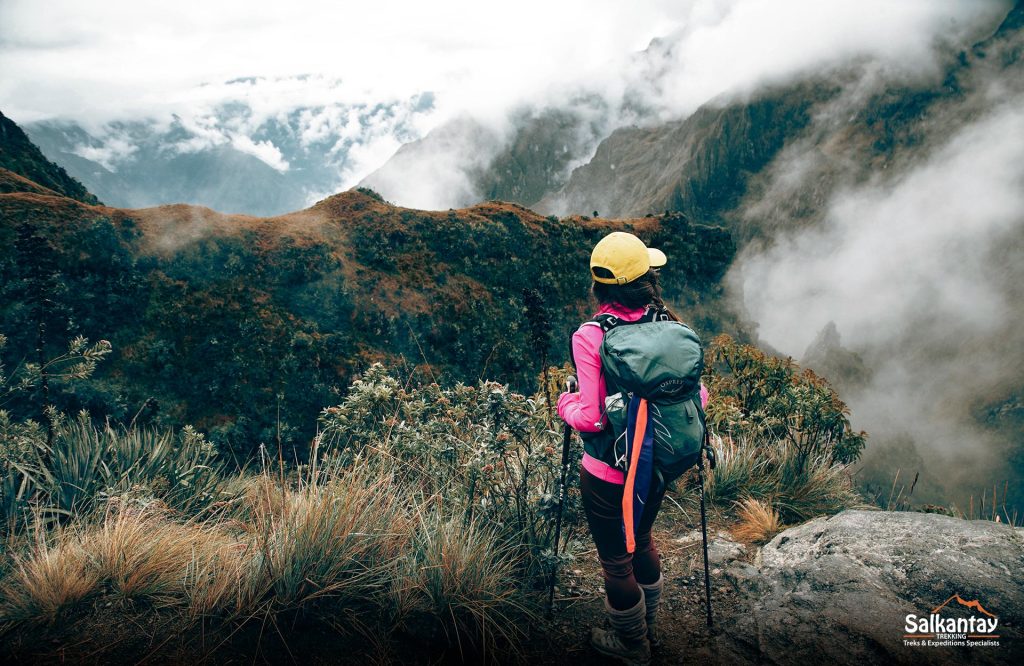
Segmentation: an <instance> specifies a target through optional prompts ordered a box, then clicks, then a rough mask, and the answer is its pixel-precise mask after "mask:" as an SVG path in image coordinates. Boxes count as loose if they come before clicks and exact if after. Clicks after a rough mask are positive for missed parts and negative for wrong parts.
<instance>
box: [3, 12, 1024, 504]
mask: <svg viewBox="0 0 1024 666" xmlns="http://www.w3.org/2000/svg"><path fill="white" fill-rule="evenodd" d="M1022 30H1024V9H1022V7H1021V4H1020V3H1012V2H1002V1H996V0H993V1H991V2H974V1H972V2H953V1H948V2H905V3H892V2H881V1H879V2H860V3H854V2H841V3H816V2H789V3H757V2H750V1H737V2H711V3H695V4H694V5H693V6H692V8H691V13H690V14H689V15H688V20H687V21H686V22H684V24H683V25H682V27H676V28H673V29H672V30H669V31H667V32H666V33H665V34H663V35H662V36H661V37H660V38H659V39H656V40H654V41H653V42H651V43H649V45H647V46H646V48H643V49H640V50H634V51H632V52H628V53H627V52H623V53H621V54H610V55H609V56H608V58H606V60H607V62H606V64H605V65H604V66H603V67H601V68H594V69H593V70H588V71H586V72H577V71H574V72H573V77H574V78H572V79H569V80H567V78H566V77H565V76H555V75H554V74H552V73H550V72H547V71H543V70H539V69H533V70H530V69H529V68H526V69H524V70H523V71H522V72H521V73H520V78H518V79H515V80H512V79H506V80H507V84H508V87H509V88H510V89H514V90H515V91H516V94H515V95H512V94H509V95H504V96H502V95H500V94H499V93H498V92H496V91H500V90H501V83H502V77H501V76H499V75H498V74H497V73H495V74H494V75H493V76H491V77H489V78H488V77H483V78H479V79H474V82H475V83H477V84H479V86H480V87H478V88H473V87H472V86H468V85H467V86H465V87H463V88H460V89H459V90H458V91H456V92H452V91H451V90H449V91H447V92H446V91H443V90H434V91H430V92H426V91H419V92H414V93H410V94H408V95H405V96H402V95H392V96H390V97H388V98H387V99H383V98H382V101H379V102H374V101H366V100H365V99H360V100H355V101H352V102H349V103H342V102H339V101H337V100H334V101H332V100H331V99H330V96H329V95H326V96H324V95H317V96H311V98H309V99H306V98H304V97H303V95H301V94H299V93H298V92H296V91H299V90H302V89H303V87H302V81H303V80H302V79H301V78H300V77H282V78H259V77H257V78H252V79H231V80H228V82H227V83H223V84H216V86H215V87H217V88H218V90H220V91H222V92H223V95H221V94H219V93H218V95H215V96H212V97H210V98H209V99H207V101H205V102H204V103H203V104H197V105H195V107H194V108H193V110H191V111H189V112H185V111H183V110H182V108H181V107H180V106H176V107H175V110H174V113H175V114H177V115H172V114H171V113H170V112H166V113H163V115H161V114H159V113H157V114H155V115H154V114H150V115H144V117H132V118H127V117H126V118H113V119H111V118H105V119H99V120H97V119H96V118H89V119H77V120H76V119H75V118H74V114H73V113H71V112H70V111H68V112H67V113H66V114H63V116H62V117H50V118H45V119H37V120H35V121H33V122H20V119H19V118H18V117H16V116H14V115H13V114H12V117H13V118H14V120H16V121H19V122H20V124H21V125H22V126H23V127H24V128H25V129H26V131H27V132H28V134H29V136H30V137H31V138H32V140H33V141H34V142H35V143H37V144H38V145H39V146H40V147H41V148H42V150H43V152H44V153H45V154H46V155H47V157H49V158H51V159H53V160H54V161H56V162H57V163H59V164H60V165H61V166H63V167H64V168H65V169H66V170H67V171H68V173H70V174H71V175H72V176H74V177H76V178H78V179H79V180H81V181H82V182H83V183H84V184H85V185H86V186H87V187H88V189H89V190H90V191H91V192H93V193H94V194H96V195H97V196H98V197H99V198H100V199H101V200H103V201H104V202H105V203H108V204H112V205H117V206H126V207H135V206H149V205H154V204H157V203H171V202H176V201H184V202H189V203H199V204H203V205H207V206H210V207H212V208H215V209H218V210H222V211H225V212H243V213H249V214H258V215H271V214H278V213H283V212H286V211H290V210H296V209H300V208H302V207H304V206H306V205H309V204H310V203H312V202H314V201H316V200H318V199H321V198H323V197H324V196H326V195H327V194H330V193H333V192H335V191H338V190H341V189H346V188H348V187H351V186H354V185H356V184H361V185H364V186H367V187H371V188H373V189H374V190H376V191H377V192H379V193H380V194H381V195H382V196H383V197H384V198H385V199H387V200H388V201H390V202H392V203H394V204H397V205H400V206H408V207H418V208H426V209H431V210H445V209H447V208H449V207H452V208H459V207H463V206H469V205H472V204H476V203H479V202H480V201H485V200H489V199H502V200H506V201H512V202H516V203H520V204H523V205H526V206H529V207H531V208H533V209H535V210H537V211H538V212H541V213H544V214H552V215H559V216H564V215H568V214H583V215H588V216H590V215H593V214H594V213H595V212H596V213H598V214H599V215H600V216H601V217H626V216H630V217H642V216H644V215H648V214H655V215H656V214H659V213H662V212H663V211H666V210H669V211H678V212H682V213H685V215H686V216H688V217H689V218H690V219H692V220H694V221H696V222H699V223H707V224H715V225H720V226H722V227H724V228H725V229H727V230H728V231H729V232H730V233H731V234H732V236H733V238H734V239H735V240H736V241H737V243H738V245H739V247H740V252H739V254H738V256H737V259H736V260H735V262H734V263H733V265H732V267H731V269H730V271H729V274H728V276H727V279H726V285H727V288H728V290H729V295H730V299H731V302H732V305H733V308H734V310H735V311H736V312H737V313H738V316H739V317H741V318H743V319H745V320H746V321H748V322H749V323H750V325H749V331H750V333H751V335H752V336H753V337H754V338H755V339H756V341H757V342H758V343H759V344H762V345H763V346H766V347H768V348H772V349H774V350H776V351H778V352H779V353H782V354H788V355H791V356H793V357H794V358H797V359H806V360H807V361H808V362H809V363H810V365H812V366H813V367H815V368H816V369H818V370H819V371H821V372H822V373H824V374H825V375H826V376H827V377H828V378H829V379H830V380H831V381H833V382H834V383H836V384H837V385H838V386H839V387H840V390H841V393H842V395H843V397H844V399H846V400H847V401H848V402H849V404H850V405H851V407H852V409H853V421H854V423H855V425H856V426H857V427H859V428H864V429H866V430H868V431H869V433H870V434H871V439H870V444H869V447H868V449H867V452H866V457H865V465H866V467H865V469H864V470H863V471H862V478H864V479H867V480H869V481H872V482H874V483H876V484H877V485H878V486H886V488H887V484H889V483H891V482H892V479H893V476H894V475H895V473H896V471H897V470H903V472H902V473H903V474H904V476H906V475H908V474H909V475H910V476H912V475H913V474H914V473H916V472H920V473H921V482H920V483H919V484H918V486H917V490H916V495H915V499H919V500H921V501H932V500H935V501H939V500H940V498H950V499H951V500H955V501H958V502H961V503H966V501H967V499H966V498H967V497H968V496H970V495H971V494H980V493H981V492H983V491H984V490H985V489H986V488H987V489H988V490H989V491H990V490H991V487H992V485H993V484H996V483H998V484H1000V486H1001V484H1002V483H1003V482H1004V481H1008V482H1009V485H1010V490H1009V492H1010V494H1011V495H1013V494H1016V495H1017V500H1016V501H1017V503H1018V504H1020V503H1021V501H1022V500H1021V495H1022V493H1024V484H1022V483H1021V480H1022V476H1021V470H1024V446H1022V442H1024V379H1022V378H1024V352H1022V351H1021V350H1022V349H1024V337H1022V334H1021V333H1020V331H1022V330H1024V327H1022V326H1021V324H1024V322H1022V321H1021V318H1022V314H1021V313H1022V312H1024V307H1022V306H1024V294H1022V292H1021V287H1020V285H1021V284H1024V261H1022V259H1024V257H1022V256H1021V254H1022V252H1024V250H1022V248H1024V242H1022V241H1024V64H1022V62H1024V60H1022V50H1024V35H1022ZM524 57H525V56H524ZM524 67H525V64H524ZM531 77H532V79H533V80H534V85H533V86H532V87H531V90H530V93H529V94H521V93H520V91H521V90H523V89H524V86H523V81H524V80H526V81H529V80H530V79H531ZM481 81H482V82H483V83H481ZM316 83H317V84H318V85H320V84H323V80H322V79H321V80H317V81H316ZM337 86H338V90H339V91H340V90H342V89H343V88H344V86H343V85H342V84H341V83H338V84H337ZM321 87H325V86H321ZM326 88H328V89H329V88H330V85H326ZM446 94H447V95H449V97H446V96H445V95H446ZM339 95H340V92H339ZM452 96H454V97H455V98H457V100H458V103H453V102H452ZM214 98H217V99H218V100H219V101H210V100H212V99H214ZM534 259H535V260H537V261H548V260H550V258H548V257H543V258H540V257H538V258H534ZM1011 501H1012V498H1011Z"/></svg>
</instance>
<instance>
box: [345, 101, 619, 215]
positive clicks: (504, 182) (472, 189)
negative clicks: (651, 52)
mask: <svg viewBox="0 0 1024 666" xmlns="http://www.w3.org/2000/svg"><path fill="white" fill-rule="evenodd" d="M607 115H608V109H607V106H606V105H605V103H604V102H603V101H602V100H601V99H600V98H597V97H585V98H581V99H576V100H573V101H572V103H571V105H570V106H567V107H565V108H549V109H541V110H530V109H524V110H521V111H518V112H515V113H512V114H511V116H510V117H509V118H508V120H507V121H506V126H505V127H502V128H500V129H496V128H494V127H491V126H488V125H485V124H483V123H481V122H479V121H477V120H474V119H473V118H470V117H460V118H456V119H455V120H452V121H449V122H447V123H445V124H444V125H442V126H440V127H438V128H436V129H434V130H432V131H431V132H429V133H428V134H427V135H426V136H424V137H423V138H422V139H419V140H417V141H413V142H411V143H407V144H405V145H403V146H402V147H401V148H400V149H399V150H398V152H396V153H395V155H394V156H392V157H391V159H389V160H388V161H387V162H386V163H385V164H384V165H383V166H381V167H380V168H379V169H377V170H376V171H374V172H373V173H371V174H370V175H368V176H367V177H366V178H364V179H363V180H362V181H361V182H360V185H361V186H363V187H369V188H372V189H374V190H376V191H377V192H380V193H381V195H383V196H384V197H385V198H387V199H395V200H399V201H401V202H402V203H403V204H407V205H416V206H421V207H427V208H447V207H449V206H451V205H455V206H466V205H471V204H473V203H476V202H478V201H481V200H491V199H499V200H502V201H511V202H514V203H518V204H522V205H524V206H532V205H534V204H536V203H537V202H538V201H540V200H541V198H542V197H543V196H544V195H545V194H547V193H549V192H552V191H555V190H557V189H558V188H560V187H561V186H562V185H563V184H564V183H565V182H566V181H567V180H568V178H569V174H570V172H571V169H572V167H574V166H575V165H577V164H579V163H580V162H581V161H583V160H585V159H586V158H587V157H588V156H589V155H590V153H591V152H592V151H593V149H594V146H596V145H597V142H598V141H599V140H600V139H601V138H602V136H603V131H604V130H603V127H604V126H605V125H606V124H607V122H608V120H607ZM417 183H422V186H420V187H417V185H416V184H417Z"/></svg>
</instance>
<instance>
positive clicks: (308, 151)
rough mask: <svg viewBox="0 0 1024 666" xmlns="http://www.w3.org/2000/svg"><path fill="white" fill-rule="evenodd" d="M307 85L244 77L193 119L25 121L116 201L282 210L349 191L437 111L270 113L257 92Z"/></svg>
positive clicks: (366, 107) (287, 107)
mask: <svg viewBox="0 0 1024 666" xmlns="http://www.w3.org/2000/svg"><path fill="white" fill-rule="evenodd" d="M303 83H304V81H303V77H298V78H294V79H283V80H273V81H268V80H265V79H256V78H249V79H238V80H233V81H229V82H227V83H226V84H224V86H223V88H224V89H225V90H226V94H227V96H228V98H229V99H228V100H227V101H222V102H219V103H217V104H216V105H213V106H211V107H209V108H206V109H203V108H202V107H200V108H199V109H196V111H195V112H193V113H192V114H190V115H178V114H177V113H175V114H171V115H170V116H169V117H164V118H144V119H135V120H115V121H111V122H108V123H103V124H100V125H99V126H96V127H91V128H90V127H88V126H87V125H83V124H81V123H78V122H76V121H74V120H69V119H52V120H44V121H38V122H34V123H28V124H26V125H25V130H26V132H27V133H28V134H29V136H30V137H31V138H32V140H33V142H35V143H36V144H37V145H38V146H39V147H40V148H41V149H42V150H43V151H44V152H45V153H46V154H47V155H48V156H49V157H51V158H52V159H53V160H55V161H56V162H58V163H59V164H61V165H62V166H64V167H65V168H66V169H67V170H68V171H69V172H70V173H71V174H72V175H73V176H75V177H76V178H78V179H79V180H81V181H82V182H83V183H84V184H85V185H86V187H88V188H89V190H90V191H92V192H93V193H95V194H96V195H97V196H98V197H99V198H100V199H101V200H103V201H104V202H106V203H109V204H111V205H115V206H123V207H129V208H142V207H146V206H155V205H160V204H166V203H175V202H183V201H184V202H189V203H195V204H200V205H205V206H209V207H211V208H214V209H216V210H220V211H224V212H231V213H249V214H253V215H277V214H281V213H286V212H289V211H293V210H298V209H301V208H304V207H306V206H308V205H309V204H311V203H313V202H315V201H317V200H319V199H322V198H324V197H326V196H328V195H330V194H333V193H335V192H338V191H341V190H344V189H348V187H350V186H351V185H353V184H354V180H353V173H359V170H360V169H365V168H366V167H365V164H366V163H367V162H368V161H369V163H371V164H372V163H374V162H375V161H376V160H380V159H384V158H386V156H387V155H388V154H389V153H390V152H393V151H394V150H395V148H396V147H397V146H398V145H400V144H401V143H403V142H405V141H410V140H413V139H414V138H416V137H417V136H418V131H419V130H418V129H417V128H416V123H417V122H418V120H419V118H420V117H421V116H422V115H424V114H427V113H429V112H430V111H431V110H432V107H433V96H432V95H430V94H422V95H413V96H411V97H410V98H408V99H405V100H392V101H382V102H380V103H375V104H370V103H351V104H345V103H330V104H322V105H316V106H303V105H291V104H284V105H275V106H277V108H274V109H272V110H271V109H268V108H265V107H266V103H265V102H264V100H262V99H261V98H260V97H259V95H264V94H266V90H265V89H266V88H270V89H272V90H274V89H276V90H277V91H278V94H282V95H287V94H289V91H290V89H292V88H300V87H301V86H302V85H303ZM257 91H259V94H258V95H257V94H256V93H257ZM231 98H233V99H231Z"/></svg>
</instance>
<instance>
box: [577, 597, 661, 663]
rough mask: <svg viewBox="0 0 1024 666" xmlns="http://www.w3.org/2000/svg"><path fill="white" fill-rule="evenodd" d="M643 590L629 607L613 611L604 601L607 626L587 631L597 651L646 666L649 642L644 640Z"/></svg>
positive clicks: (645, 634)
mask: <svg viewBox="0 0 1024 666" xmlns="http://www.w3.org/2000/svg"><path fill="white" fill-rule="evenodd" d="M643 594H644V591H643V589H641V590H640V601H638V602H637V604H636V605H635V606H633V607H632V608H627V609H626V610H615V609H614V608H612V607H611V606H610V605H609V604H608V599H607V598H605V600H604V608H605V611H607V613H608V623H609V624H610V625H611V629H600V628H597V627H595V628H594V629H592V630H591V634H590V644H591V645H593V646H594V649H595V650H597V651H598V652H600V653H601V654H603V655H605V656H608V657H613V658H615V659H618V660H619V661H620V662H622V663H623V664H627V666H647V664H649V663H651V644H650V642H649V641H648V640H647V622H646V621H645V620H644V617H645V616H646V615H647V605H646V604H645V603H644V596H643Z"/></svg>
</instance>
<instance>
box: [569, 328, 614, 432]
mask: <svg viewBox="0 0 1024 666" xmlns="http://www.w3.org/2000/svg"><path fill="white" fill-rule="evenodd" d="M602 339H604V332H603V331H602V330H601V327H599V326H591V325H584V326H580V328H579V330H577V331H576V332H575V333H574V334H573V336H572V355H573V358H574V359H575V360H576V375H577V379H578V380H579V393H563V394H562V395H561V396H560V397H559V398H558V415H559V416H561V417H562V420H563V421H565V422H566V423H568V424H569V425H570V426H572V427H573V428H575V429H576V430H579V431H580V432H597V431H599V430H601V429H602V428H603V427H604V425H605V422H606V419H605V416H604V398H605V395H606V394H607V390H606V389H605V385H604V375H603V374H602V373H601V340H602Z"/></svg>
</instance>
